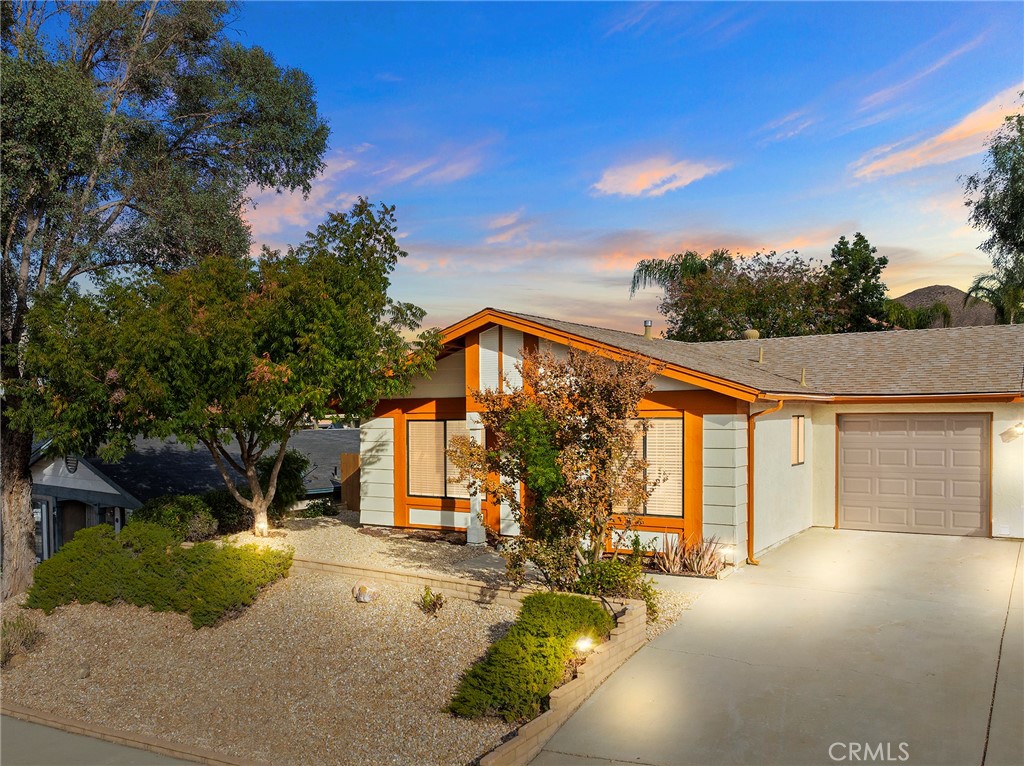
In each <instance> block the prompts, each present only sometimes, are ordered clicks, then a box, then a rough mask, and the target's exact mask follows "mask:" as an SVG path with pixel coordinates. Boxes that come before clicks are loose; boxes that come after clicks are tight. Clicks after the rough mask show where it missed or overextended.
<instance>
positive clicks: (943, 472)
mask: <svg viewBox="0 0 1024 766" xmlns="http://www.w3.org/2000/svg"><path fill="white" fill-rule="evenodd" d="M989 424H990V418H989V416H988V415H974V414H946V413H940V414H906V415H875V414H870V415H842V416H840V418H839V526H840V527H842V528H843V529H870V530H878V531H885V532H919V533H925V534H936V535H983V536H984V535H988V534H989V524H988V517H989V482H990V474H989V467H988V459H989V449H988V444H989V435H988V434H989Z"/></svg>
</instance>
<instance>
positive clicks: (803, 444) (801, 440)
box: [789, 415, 807, 466]
mask: <svg viewBox="0 0 1024 766" xmlns="http://www.w3.org/2000/svg"><path fill="white" fill-rule="evenodd" d="M789 460H790V465H792V466H798V465H804V464H805V463H806V461H807V420H806V416H805V415H793V416H792V418H791V420H790V428H789Z"/></svg>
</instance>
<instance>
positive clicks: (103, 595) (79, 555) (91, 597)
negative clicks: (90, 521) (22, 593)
mask: <svg viewBox="0 0 1024 766" xmlns="http://www.w3.org/2000/svg"><path fill="white" fill-rule="evenodd" d="M127 564H128V555H127V553H126V552H125V550H124V549H123V548H122V547H121V545H120V543H118V540H117V537H116V536H115V535H114V528H113V527H112V526H110V525H109V524H100V525H98V526H95V527H88V528H86V529H82V530H79V532H78V534H76V535H75V536H74V538H73V539H72V540H71V541H70V542H66V543H64V545H63V546H62V547H61V549H60V550H59V551H58V552H57V553H56V554H55V555H54V556H53V557H51V558H49V559H47V560H46V561H43V562H41V563H40V564H39V565H38V566H36V570H35V575H34V578H33V582H32V589H31V590H30V591H29V595H28V600H27V601H26V602H25V603H26V605H27V606H29V607H31V608H32V609H42V610H44V611H45V612H47V613H49V612H52V611H53V610H54V608H56V607H58V606H61V605H62V604H70V603H71V602H72V601H78V602H80V603H82V604H88V603H91V602H93V601H99V602H100V603H101V604H110V603H113V602H114V601H116V600H118V599H119V598H120V597H121V583H122V582H123V581H124V579H125V568H126V566H127Z"/></svg>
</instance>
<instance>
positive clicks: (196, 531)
mask: <svg viewBox="0 0 1024 766" xmlns="http://www.w3.org/2000/svg"><path fill="white" fill-rule="evenodd" d="M131 521H135V522H138V521H144V522H150V523H153V524H159V525H160V526H162V527H167V528H168V529H170V530H172V531H173V532H174V533H175V534H176V535H177V536H178V539H180V540H189V541H190V542H195V541H198V540H208V539H209V538H211V537H213V536H214V535H215V534H217V520H216V519H215V518H214V517H213V514H212V513H211V512H210V507H209V506H208V505H207V504H206V502H205V501H204V500H203V498H201V497H199V496H198V495H163V496H162V497H155V498H153V499H152V500H147V501H146V502H145V503H143V504H142V507H141V508H138V509H137V510H135V511H133V512H132V516H131V520H130V522H131Z"/></svg>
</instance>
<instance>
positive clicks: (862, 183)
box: [233, 2, 1024, 332]
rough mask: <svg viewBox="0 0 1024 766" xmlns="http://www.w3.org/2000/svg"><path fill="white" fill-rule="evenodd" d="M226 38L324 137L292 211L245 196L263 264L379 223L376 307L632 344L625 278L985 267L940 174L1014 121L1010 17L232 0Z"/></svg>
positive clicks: (990, 6) (907, 278)
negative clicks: (678, 255) (720, 266)
mask: <svg viewBox="0 0 1024 766" xmlns="http://www.w3.org/2000/svg"><path fill="white" fill-rule="evenodd" d="M233 29H234V31H235V34H236V35H237V36H238V38H239V40H240V41H242V42H244V43H246V44H250V45H260V46H263V47H265V48H267V49H268V50H270V51H271V52H272V53H273V54H274V55H275V57H276V58H277V60H278V61H279V63H281V64H284V65H287V66H294V67H299V68H301V69H303V70H305V71H306V72H308V73H309V74H310V75H311V76H312V77H313V80H314V82H315V84H316V87H317V93H318V100H319V104H320V108H321V110H322V112H323V114H324V115H325V116H326V118H327V119H328V120H329V122H330V125H331V131H332V133H331V148H330V151H329V154H328V157H327V170H326V171H325V173H324V174H323V176H322V177H321V178H320V179H318V180H317V181H316V182H315V184H314V188H313V192H312V194H311V195H310V196H309V198H308V199H305V200H303V199H302V198H301V197H300V196H299V195H276V194H273V193H266V194H254V200H255V202H256V207H255V210H253V211H251V212H250V213H249V214H248V217H249V220H250V223H251V225H252V229H253V235H254V240H255V242H256V243H257V245H262V244H268V245H270V246H271V247H281V246H283V245H285V244H288V243H295V242H298V241H299V240H301V239H302V237H303V235H304V233H305V232H306V231H308V230H310V229H312V228H314V227H315V226H316V225H317V223H319V222H320V221H321V220H323V218H324V217H325V215H326V213H327V212H329V211H333V210H345V209H347V208H348V207H349V206H350V205H351V203H352V201H353V200H354V199H355V197H356V196H357V195H363V196H368V197H369V198H370V199H372V200H374V201H381V202H386V203H388V204H393V205H396V206H397V216H398V221H399V227H400V232H401V237H402V239H401V243H402V246H403V248H404V249H406V250H407V251H408V252H409V257H408V258H406V259H405V260H404V261H403V262H402V264H401V265H400V266H399V269H398V270H397V272H396V274H395V277H394V288H393V293H394V295H395V297H397V298H399V299H401V300H406V301H411V302H414V303H416V304H418V305H420V306H423V307H424V308H425V309H427V311H428V316H427V320H426V322H427V324H428V325H440V326H444V325H447V324H450V323H452V322H454V321H457V320H458V319H460V318H462V317H464V316H466V315H468V314H470V313H472V312H474V311H476V310H478V309H480V308H482V307H484V306H497V307H502V308H509V309H512V310H518V311H524V312H531V313H536V314H541V315H545V316H551V317H556V318H562V319H570V320H574V321H583V322H588V323H595V324H600V325H604V326H610V327H618V328H622V329H629V330H633V331H637V332H640V331H642V320H643V319H645V318H652V319H654V320H655V327H656V329H657V328H660V327H662V326H663V321H661V320H662V318H661V317H660V316H659V315H658V314H657V310H656V307H657V303H658V292H657V291H655V290H649V291H646V292H644V293H642V294H640V295H638V296H637V297H635V298H633V299H632V300H631V299H630V298H629V295H628V287H629V280H630V275H631V273H632V267H633V265H634V264H635V263H636V261H637V260H639V259H641V258H651V257H664V256H667V255H669V254H671V253H674V252H680V251H683V250H687V249H695V250H698V251H707V250H710V249H713V248H716V247H728V248H731V249H732V250H733V251H735V252H739V253H750V252H753V251H755V250H758V249H775V250H779V251H782V250H788V249H791V248H795V249H797V250H798V251H799V252H800V253H801V254H802V255H805V256H810V257H818V258H825V257H827V255H828V252H829V250H830V249H831V246H832V244H834V243H835V241H836V240H837V239H838V238H839V236H840V235H841V234H846V235H847V236H852V234H853V233H854V232H856V231H861V232H863V233H864V234H865V236H867V237H868V239H869V240H870V241H871V242H872V244H874V245H875V246H877V247H878V249H879V252H880V253H881V254H884V255H886V256H888V257H889V260H890V264H889V267H888V268H887V269H886V271H885V274H884V278H885V280H886V282H887V284H888V285H889V288H890V294H892V295H894V296H895V295H900V294H902V293H904V292H907V291H909V290H912V289H914V288H917V287H921V286H924V285H928V284H936V283H939V284H952V285H955V286H957V287H960V288H961V289H963V288H966V286H967V285H968V284H969V283H970V281H971V279H972V278H973V277H974V276H975V275H976V274H977V273H979V272H981V271H984V270H985V269H986V268H987V267H988V258H987V257H986V256H985V254H984V253H981V252H980V251H978V250H977V246H978V244H979V243H980V242H981V241H982V240H983V239H984V236H983V235H982V234H981V233H980V232H978V231H976V230H974V229H972V228H970V227H969V226H968V225H967V214H968V211H967V209H966V208H965V207H964V205H963V192H962V184H961V182H960V181H958V176H960V175H962V174H966V173H971V172H975V171H976V170H978V169H980V168H981V167H982V162H983V160H984V151H985V142H986V139H987V137H988V136H989V135H990V134H991V132H992V130H994V129H995V128H996V127H998V125H999V124H1000V123H1001V121H1002V118H1003V116H1004V115H1006V114H1009V113H1011V112H1015V111H1019V110H1020V109H1021V106H1020V103H1021V102H1020V99H1019V97H1018V96H1017V93H1018V92H1019V91H1021V90H1022V89H1024V4H1021V3H1017V2H1015V3H983V2H974V3H945V2H942V3H663V4H648V3H629V4H625V3H623V4H620V3H530V4H519V3H491V4H476V3H443V4H442V3H410V4H405V3H370V4H362V3H328V2H323V3H295V2H291V3H277V2H247V3H244V4H243V5H242V7H241V11H240V14H239V16H238V19H237V21H236V22H235V23H234V25H233Z"/></svg>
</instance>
